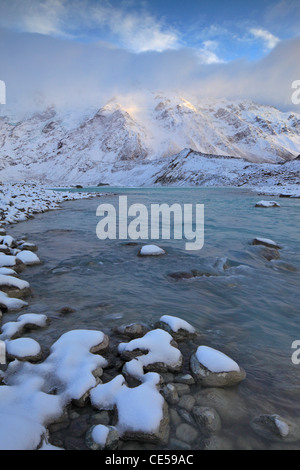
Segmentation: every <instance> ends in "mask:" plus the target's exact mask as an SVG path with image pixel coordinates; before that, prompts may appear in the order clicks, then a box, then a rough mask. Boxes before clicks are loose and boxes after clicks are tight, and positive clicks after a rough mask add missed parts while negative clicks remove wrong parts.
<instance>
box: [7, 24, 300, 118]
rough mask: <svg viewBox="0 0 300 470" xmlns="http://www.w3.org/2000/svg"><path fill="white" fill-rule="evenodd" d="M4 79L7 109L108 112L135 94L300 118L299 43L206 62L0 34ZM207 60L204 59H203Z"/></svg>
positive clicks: (199, 56) (193, 54)
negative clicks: (267, 108)
mask: <svg viewBox="0 0 300 470" xmlns="http://www.w3.org/2000/svg"><path fill="white" fill-rule="evenodd" d="M0 41H1V44H2V45H3V46H2V53H1V64H0V79H1V80H4V81H5V83H6V88H7V107H8V108H14V109H17V110H19V111H20V112H21V111H30V110H34V109H36V108H38V107H39V106H40V107H44V106H46V105H52V104H53V105H55V106H57V107H73V108H75V107H90V106H93V107H95V108H97V107H100V106H102V105H103V104H105V103H106V102H107V101H108V100H109V99H111V98H112V97H113V96H115V95H118V94H129V93H132V92H134V91H136V89H137V88H147V89H149V90H153V91H156V90H162V91H164V90H168V91H169V90H174V91H176V92H178V93H180V94H181V95H183V96H185V97H186V98H187V99H189V98H190V99H191V97H197V98H200V99H201V98H206V97H214V98H222V97H225V98H228V99H252V100H255V101H258V102H260V103H263V104H269V105H274V106H277V107H279V108H280V109H283V110H289V111H294V112H300V108H299V106H295V105H294V104H293V103H292V99H291V97H292V93H293V90H292V83H293V81H295V80H298V79H300V61H299V51H300V38H298V39H291V40H287V41H281V42H279V43H278V44H277V45H276V46H275V47H274V48H273V49H272V50H271V51H270V53H269V54H268V55H267V56H265V57H264V58H263V59H261V60H260V61H257V62H249V61H247V60H238V61H234V62H229V63H222V62H219V61H218V60H214V56H213V55H210V58H211V60H210V61H208V60H207V55H208V54H209V53H213V43H211V42H207V43H206V50H205V49H204V50H203V51H202V52H201V51H199V50H194V49H192V48H183V47H181V48H176V49H172V48H170V49H167V50H164V51H162V52H158V51H144V52H140V53H139V54H136V53H134V52H131V51H128V50H125V49H121V48H117V47H115V46H112V45H111V44H107V43H97V44H81V43H77V42H74V41H69V40H68V39H61V38H60V39H58V38H52V37H49V36H45V35H40V34H30V33H15V32H12V31H8V30H5V29H2V30H0ZM205 54H206V56H205Z"/></svg>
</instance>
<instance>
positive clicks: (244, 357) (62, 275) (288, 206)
mask: <svg viewBox="0 0 300 470" xmlns="http://www.w3.org/2000/svg"><path fill="white" fill-rule="evenodd" d="M95 191H99V192H101V193H103V192H105V193H106V195H103V196H102V197H100V198H92V199H89V200H78V201H73V202H66V203H64V204H63V205H62V209H61V210H57V211H51V212H48V213H45V214H40V215H37V216H36V217H35V218H34V219H33V220H29V221H26V222H22V223H19V224H17V225H15V226H13V227H12V228H11V229H10V234H11V235H12V236H14V237H15V238H18V239H20V238H22V237H23V236H27V237H28V240H29V241H30V242H34V243H36V244H37V245H38V247H39V252H38V254H39V257H40V258H41V260H42V262H43V264H42V265H40V266H36V267H32V268H28V269H26V271H24V273H23V274H22V278H23V279H25V280H27V281H29V282H30V284H31V287H32V289H33V296H32V297H31V298H30V299H29V307H28V308H27V309H25V310H23V311H22V313H25V312H34V313H45V314H47V315H48V316H49V317H50V318H51V319H52V322H51V325H50V327H49V328H48V329H46V330H44V331H36V332H33V333H31V334H30V336H31V337H33V338H35V339H37V340H38V341H39V342H40V344H41V345H42V346H43V348H45V349H47V348H48V347H49V346H50V345H51V344H52V343H53V342H54V341H55V340H56V339H57V338H58V337H59V336H60V335H61V334H62V333H64V332H66V331H68V330H71V329H78V328H88V329H100V330H102V331H104V332H107V331H108V330H109V328H111V327H114V326H117V325H121V324H128V323H130V322H146V323H148V322H150V323H151V322H155V321H157V320H158V319H159V318H160V316H161V315H164V314H168V315H174V316H178V317H180V318H183V319H185V320H187V321H188V322H190V323H191V324H192V325H193V326H194V327H195V328H196V329H197V330H198V331H199V332H200V334H201V336H200V343H201V344H205V345H208V346H211V347H213V348H216V349H219V350H221V351H223V352H224V353H226V354H228V355H229V356H230V357H231V358H233V359H234V360H236V361H237V362H238V363H239V364H240V365H241V366H242V367H243V368H244V369H245V370H246V372H247V378H246V380H245V381H244V382H243V383H242V384H240V386H239V394H240V396H241V397H242V399H243V400H244V402H245V403H246V404H247V405H246V406H247V407H248V406H249V409H251V413H253V415H255V414H257V413H277V414H279V415H281V416H283V417H287V418H289V419H292V420H293V419H296V420H299V421H300V364H299V365H297V364H294V363H293V362H292V354H293V352H294V350H293V349H292V347H291V346H292V343H293V342H294V341H295V340H300V308H299V306H300V296H299V286H300V252H299V237H300V235H299V233H300V200H299V199H292V198H280V199H279V198H275V199H276V200H277V201H278V202H279V203H280V205H281V207H280V208H272V209H262V208H256V207H255V203H256V202H257V201H259V200H260V199H267V200H273V199H274V198H271V197H266V196H258V195H257V194H254V193H252V192H249V191H247V190H243V189H228V188H224V189H223V188H218V189H215V188H155V189H126V190H125V189H120V188H99V189H95ZM119 195H127V197H128V205H131V204H134V203H140V204H144V205H145V206H146V207H149V206H150V204H154V203H158V204H162V203H166V204H168V205H172V204H174V203H179V204H181V205H183V204H194V205H195V204H204V207H205V226H204V230H205V241H204V247H203V248H202V249H201V250H199V251H187V250H186V249H185V240H174V239H172V238H171V239H170V240H158V241H157V240H155V241H153V242H152V241H151V240H137V241H136V243H137V244H135V243H128V242H132V240H119V239H116V240H102V241H101V240H99V239H98V238H97V236H96V227H97V223H98V222H99V220H100V219H99V217H97V216H96V210H97V207H98V205H99V204H102V203H109V204H112V205H114V206H115V207H116V209H117V208H118V200H119V197H118V196H119ZM255 237H263V238H268V239H272V240H274V241H276V242H277V243H278V244H279V245H280V247H281V249H280V250H278V253H279V254H280V258H279V259H273V260H269V259H266V257H265V255H266V252H265V250H264V248H263V247H261V246H253V245H252V244H251V243H252V240H253V239H254V238H255ZM145 243H155V244H158V245H159V246H160V247H162V248H163V249H164V250H165V251H166V255H165V256H160V257H145V258H142V257H139V256H137V254H138V251H139V248H140V247H141V246H142V245H143V244H145ZM193 270H197V275H196V276H194V277H192V278H190V279H178V278H177V277H176V276H175V277H174V276H173V277H172V276H170V274H172V273H178V272H187V273H190V272H192V271H193ZM194 272H196V271H194ZM66 306H68V307H70V308H72V309H74V310H75V312H73V313H71V314H69V315H61V314H60V313H59V311H60V310H61V308H63V307H66ZM7 318H8V317H7ZM13 318H14V314H9V319H13ZM200 343H199V344H200ZM299 358H300V354H299ZM241 426H242V427H241ZM244 426H246V423H244V425H243V424H241V423H239V425H236V424H235V425H234V426H233V427H232V429H231V431H230V432H231V433H232V435H233V436H234V434H235V433H236V439H238V435H239V434H240V433H241V432H243V429H246V428H245V427H244ZM241 430H242V431H241Z"/></svg>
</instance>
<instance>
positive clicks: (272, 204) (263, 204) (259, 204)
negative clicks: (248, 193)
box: [255, 201, 280, 208]
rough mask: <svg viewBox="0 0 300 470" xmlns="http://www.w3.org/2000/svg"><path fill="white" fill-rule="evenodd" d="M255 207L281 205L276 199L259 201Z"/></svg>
mask: <svg viewBox="0 0 300 470" xmlns="http://www.w3.org/2000/svg"><path fill="white" fill-rule="evenodd" d="M255 207H265V208H269V207H280V204H278V202H276V201H259V202H257V203H256V204H255Z"/></svg>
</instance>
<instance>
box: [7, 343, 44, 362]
mask: <svg viewBox="0 0 300 470" xmlns="http://www.w3.org/2000/svg"><path fill="white" fill-rule="evenodd" d="M5 345H6V352H7V355H8V358H11V359H17V360H18V361H32V362H33V361H34V362H35V361H39V360H40V359H41V357H42V349H41V346H40V345H39V343H38V342H37V341H35V340H34V339H32V338H18V339H14V340H9V341H6V342H5Z"/></svg>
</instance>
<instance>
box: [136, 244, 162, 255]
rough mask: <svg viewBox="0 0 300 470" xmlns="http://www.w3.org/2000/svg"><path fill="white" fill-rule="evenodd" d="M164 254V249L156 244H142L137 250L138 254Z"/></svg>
mask: <svg viewBox="0 0 300 470" xmlns="http://www.w3.org/2000/svg"><path fill="white" fill-rule="evenodd" d="M165 254H166V252H165V250H163V249H162V248H160V247H159V246H157V245H144V246H143V247H142V248H141V249H140V251H139V256H162V255H165Z"/></svg>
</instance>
